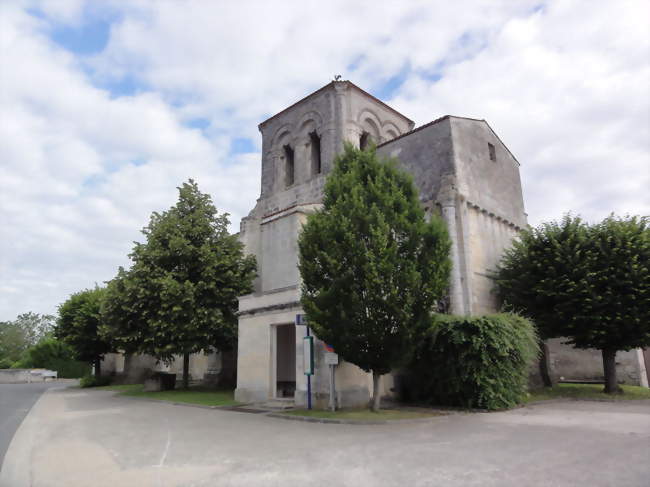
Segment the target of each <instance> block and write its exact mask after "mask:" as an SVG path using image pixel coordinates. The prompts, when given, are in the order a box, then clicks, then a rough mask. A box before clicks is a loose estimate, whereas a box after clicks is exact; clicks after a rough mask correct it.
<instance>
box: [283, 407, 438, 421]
mask: <svg viewBox="0 0 650 487" xmlns="http://www.w3.org/2000/svg"><path fill="white" fill-rule="evenodd" d="M282 414H288V415H291V416H306V417H309V418H324V419H352V420H356V421H386V420H392V419H418V418H429V417H432V416H441V415H442V413H439V412H434V411H431V412H428V411H408V410H401V409H381V410H379V411H378V412H373V411H371V410H369V409H340V410H338V411H323V410H320V409H311V410H310V409H295V410H292V411H285V412H283V413H282Z"/></svg>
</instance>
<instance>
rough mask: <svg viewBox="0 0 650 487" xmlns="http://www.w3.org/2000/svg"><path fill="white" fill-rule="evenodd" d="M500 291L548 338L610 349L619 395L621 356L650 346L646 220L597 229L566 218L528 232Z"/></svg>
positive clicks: (610, 221) (609, 379)
mask: <svg viewBox="0 0 650 487" xmlns="http://www.w3.org/2000/svg"><path fill="white" fill-rule="evenodd" d="M497 287H498V289H499V293H500V294H501V296H502V297H503V299H504V302H505V303H506V305H509V306H511V307H512V308H514V309H515V310H520V311H522V312H523V313H525V314H527V315H528V316H530V317H532V318H533V319H534V321H535V323H536V324H537V326H538V327H539V330H540V333H541V334H542V336H544V337H545V338H551V337H559V336H563V337H567V338H568V340H569V343H572V344H573V345H574V346H575V347H577V348H596V349H599V350H602V352H603V363H604V369H605V381H606V387H605V389H606V391H607V392H615V391H618V389H619V388H618V386H617V385H616V370H615V354H616V351H618V350H630V349H632V348H637V347H647V346H650V230H649V229H648V220H647V218H640V217H625V218H618V217H615V216H614V215H611V216H609V217H608V218H606V219H605V220H603V221H602V222H600V223H598V224H595V225H588V224H586V223H585V222H583V221H582V220H581V219H580V218H577V217H571V216H566V217H565V218H564V219H563V220H562V221H561V222H559V223H557V222H551V223H544V224H542V225H540V226H539V227H537V228H531V229H528V230H524V231H523V232H522V233H521V235H520V238H519V239H518V241H516V242H515V243H514V245H513V247H512V248H511V249H509V250H508V251H506V253H505V254H504V257H503V260H502V261H501V264H500V266H499V269H498V275H497Z"/></svg>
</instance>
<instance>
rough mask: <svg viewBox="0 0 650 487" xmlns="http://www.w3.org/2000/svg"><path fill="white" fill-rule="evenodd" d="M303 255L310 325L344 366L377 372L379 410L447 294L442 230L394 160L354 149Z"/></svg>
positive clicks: (305, 237)
mask: <svg viewBox="0 0 650 487" xmlns="http://www.w3.org/2000/svg"><path fill="white" fill-rule="evenodd" d="M299 249H300V264H299V267H300V273H301V276H302V280H303V285H302V300H301V302H302V305H303V307H304V309H305V312H306V313H307V317H308V320H309V324H310V326H312V327H313V329H314V331H315V333H316V335H317V336H318V337H319V338H320V339H322V340H324V341H325V342H327V343H328V344H330V345H332V346H333V347H334V348H335V349H336V351H337V352H338V353H339V354H340V355H341V357H342V358H343V359H345V360H346V361H348V362H351V363H353V364H355V365H357V366H359V367H360V368H362V369H363V370H365V371H366V372H372V375H373V400H372V409H373V410H375V411H376V410H378V409H379V406H380V390H379V384H380V377H381V375H383V374H386V373H388V372H390V371H391V370H392V369H393V368H394V367H396V366H399V365H401V364H403V363H405V362H406V361H407V360H408V358H409V355H410V353H411V352H412V349H413V345H414V340H415V339H416V338H417V337H418V336H419V335H420V333H421V331H423V330H425V329H426V328H427V327H428V324H429V314H430V312H431V311H432V309H433V308H434V306H435V305H436V302H437V300H438V299H440V298H441V297H442V295H443V293H444V291H445V290H446V289H447V286H448V278H449V271H450V267H451V263H450V260H449V257H448V255H449V249H450V241H449V237H448V234H447V229H446V227H445V224H444V223H443V221H442V220H441V219H439V218H438V217H435V216H434V217H432V219H431V221H429V222H427V221H426V220H425V216H424V211H423V210H422V208H421V206H420V202H419V200H418V194H417V190H416V188H415V187H414V185H413V182H412V179H411V177H410V176H409V175H408V174H406V173H404V172H402V171H400V170H398V169H397V168H396V166H395V161H380V160H378V158H377V155H376V153H375V151H374V149H370V150H364V151H360V150H357V149H355V148H353V147H352V146H351V145H349V144H348V145H346V147H345V151H344V153H343V154H341V155H340V156H339V157H337V159H336V161H335V167H334V169H333V171H332V173H331V174H330V176H329V178H328V180H327V183H326V185H325V198H324V202H323V208H322V210H320V211H318V212H316V213H315V214H313V215H311V216H310V217H309V218H308V221H307V224H306V225H305V226H304V227H303V230H302V233H301V235H300V239H299Z"/></svg>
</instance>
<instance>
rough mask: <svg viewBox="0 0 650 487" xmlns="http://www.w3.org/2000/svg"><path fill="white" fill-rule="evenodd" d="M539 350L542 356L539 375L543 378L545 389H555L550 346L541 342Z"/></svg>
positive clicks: (540, 357)
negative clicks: (551, 370)
mask: <svg viewBox="0 0 650 487" xmlns="http://www.w3.org/2000/svg"><path fill="white" fill-rule="evenodd" d="M539 349H540V352H541V353H540V356H539V373H540V375H541V376H542V383H543V384H544V387H553V386H554V384H553V379H552V378H551V372H550V369H551V362H550V357H549V350H548V345H547V344H546V341H544V340H540V341H539Z"/></svg>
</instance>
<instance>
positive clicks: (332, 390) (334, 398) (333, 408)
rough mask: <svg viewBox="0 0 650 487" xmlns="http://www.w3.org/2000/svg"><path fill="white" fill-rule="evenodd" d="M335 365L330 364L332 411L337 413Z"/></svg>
mask: <svg viewBox="0 0 650 487" xmlns="http://www.w3.org/2000/svg"><path fill="white" fill-rule="evenodd" d="M334 367H336V366H335V365H334V364H330V409H331V410H332V411H336V386H335V384H334Z"/></svg>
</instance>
